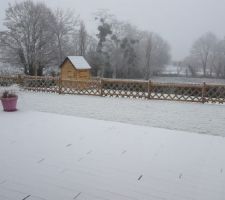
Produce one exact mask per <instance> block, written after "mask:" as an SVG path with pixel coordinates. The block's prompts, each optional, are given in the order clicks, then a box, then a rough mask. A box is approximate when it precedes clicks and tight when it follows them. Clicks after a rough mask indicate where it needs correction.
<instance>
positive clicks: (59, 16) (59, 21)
mask: <svg viewBox="0 0 225 200" xmlns="http://www.w3.org/2000/svg"><path fill="white" fill-rule="evenodd" d="M78 23H79V16H76V17H75V16H74V13H73V12H72V11H71V10H67V11H64V10H62V9H57V10H56V11H55V12H54V21H53V23H52V26H51V28H52V30H53V33H54V35H55V37H56V45H57V55H58V56H57V58H58V65H60V64H61V62H62V61H63V60H64V58H65V57H66V56H67V55H68V54H70V53H72V52H71V51H73V50H72V46H71V45H72V35H73V34H74V32H76V30H77V26H78Z"/></svg>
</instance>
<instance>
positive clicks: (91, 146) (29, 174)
mask: <svg viewBox="0 0 225 200" xmlns="http://www.w3.org/2000/svg"><path fill="white" fill-rule="evenodd" d="M39 95H40V94H39ZM39 95H38V94H37V95H34V94H27V93H26V94H23V100H26V98H27V97H29V98H30V99H27V100H26V102H23V103H22V102H20V107H21V108H24V107H25V104H27V106H28V108H31V106H33V107H34V108H35V109H37V108H39V109H40V110H42V109H43V110H47V109H49V110H50V111H51V109H53V107H54V106H56V108H58V109H59V110H56V111H58V112H65V113H66V112H68V113H69V112H71V114H76V112H77V114H78V115H81V113H82V108H85V106H88V108H89V109H90V110H89V111H88V109H85V110H84V112H83V115H84V116H85V115H87V116H88V115H89V114H90V113H91V112H93V116H92V115H90V116H92V117H94V116H98V117H99V118H101V117H102V118H103V117H104V118H105V115H104V116H103V111H101V107H100V105H101V103H102V102H103V101H104V102H107V103H104V104H103V106H104V111H105V112H106V116H107V117H108V118H109V111H111V112H112V118H113V119H116V118H117V117H118V116H119V113H126V116H129V113H127V112H128V111H129V110H130V112H134V110H135V111H136V112H134V113H132V115H131V119H124V121H126V120H127V121H129V122H132V120H134V119H138V117H135V118H134V116H135V115H138V116H139V117H141V119H139V120H138V121H139V122H141V121H143V120H145V117H148V116H151V113H150V114H144V115H143V113H148V112H150V111H153V113H154V114H153V115H156V114H157V113H156V110H160V112H161V113H160V114H159V116H160V118H163V119H166V118H165V116H163V115H167V116H169V115H170V116H171V115H172V116H175V112H178V117H176V118H175V119H173V123H174V126H175V122H176V120H178V123H179V122H180V119H179V117H183V116H185V115H186V114H183V116H182V115H180V114H179V112H181V110H180V109H182V108H183V107H187V108H186V111H188V108H189V109H190V108H192V111H195V113H193V114H191V116H189V118H192V116H196V117H195V120H196V119H197V116H198V113H200V112H201V111H202V110H203V109H206V110H208V111H209V110H210V113H209V116H210V115H212V114H213V113H212V112H214V111H213V110H214V109H215V110H216V111H218V112H219V110H220V109H224V108H223V107H221V106H218V107H217V106H212V108H211V106H210V105H206V106H203V105H199V104H198V105H197V104H191V105H189V104H179V103H169V102H162V103H160V102H148V101H138V102H136V103H135V101H128V100H120V99H105V98H101V99H100V98H99V99H97V98H91V97H79V96H71V97H67V96H61V97H59V96H57V95H46V94H43V95H40V96H42V98H40V97H39ZM46 97H47V98H46ZM34 99H36V100H34ZM54 99H55V101H54ZM96 99H97V100H98V101H99V103H98V104H97V103H96V102H98V101H97V100H96ZM38 100H39V101H40V102H38ZM91 100H92V105H89V104H88V103H90V102H91ZM72 102H73V103H75V104H76V103H77V104H78V105H77V106H73V104H72ZM109 102H110V103H109ZM45 103H46V104H47V105H45ZM58 104H59V105H58ZM67 104H68V105H67ZM110 105H111V106H112V105H114V106H113V107H110V108H107V107H108V106H110ZM116 105H117V106H116ZM128 105H129V106H128ZM159 105H161V107H160V106H159ZM162 105H164V106H163V107H164V108H162ZM123 106H125V107H123ZM133 106H136V108H135V109H134V108H133ZM92 107H93V108H92ZM91 108H92V109H91ZM140 108H142V110H141V111H140ZM173 108H174V109H175V108H176V110H173ZM194 108H195V109H194ZM197 108H199V109H200V110H197ZM107 109H108V110H107ZM121 109H123V110H122V111H121ZM163 109H164V112H162V111H163ZM168 109H169V110H170V111H172V110H173V113H172V114H168V113H167V111H168ZM63 110H64V111H63ZM97 110H99V111H100V112H99V113H97ZM52 111H54V112H56V111H55V110H52ZM95 111H96V112H95ZM216 111H215V112H216ZM189 113H191V112H189ZM101 114H102V116H101ZM214 117H215V116H214ZM132 118H133V119H132ZM154 118H155V120H157V117H156V116H155V117H154ZM185 118H187V117H185ZM121 119H122V118H121ZM163 119H159V120H161V121H162V120H163ZM117 120H120V119H117ZM168 120H169V121H170V119H169V118H168ZM192 121H194V119H192ZM152 122H154V120H152V118H150V119H149V122H148V124H149V125H151V123H152ZM145 123H147V121H146V120H145ZM165 123H168V122H165ZM199 123H200V122H199ZM183 124H185V121H184V122H183ZM201 126H203V125H201ZM211 126H212V125H211ZM211 130H212V129H211ZM224 152H225V138H223V137H218V136H210V135H203V134H195V133H186V132H179V131H170V130H165V129H157V128H150V127H142V126H134V125H128V124H122V123H116V122H107V121H98V120H93V119H84V118H77V117H73V116H64V115H57V114H48V113H39V112H32V111H27V112H24V111H19V112H16V113H3V112H2V111H1V112H0V199H1V200H22V199H26V200H74V199H76V200H157V199H159V200H223V199H225V190H224V188H225V156H224Z"/></svg>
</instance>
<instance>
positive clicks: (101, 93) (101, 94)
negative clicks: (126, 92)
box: [100, 78, 104, 96]
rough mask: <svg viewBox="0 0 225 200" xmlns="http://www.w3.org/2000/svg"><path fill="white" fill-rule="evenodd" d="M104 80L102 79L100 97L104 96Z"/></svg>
mask: <svg viewBox="0 0 225 200" xmlns="http://www.w3.org/2000/svg"><path fill="white" fill-rule="evenodd" d="M103 82H104V81H103V79H102V78H101V79H100V96H103Z"/></svg>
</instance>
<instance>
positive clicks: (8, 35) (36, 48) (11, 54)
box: [0, 0, 54, 75]
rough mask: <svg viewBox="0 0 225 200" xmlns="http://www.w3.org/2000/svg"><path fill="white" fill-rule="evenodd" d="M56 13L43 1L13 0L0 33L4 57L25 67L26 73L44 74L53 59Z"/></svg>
mask: <svg viewBox="0 0 225 200" xmlns="http://www.w3.org/2000/svg"><path fill="white" fill-rule="evenodd" d="M53 17H54V16H53V14H52V12H51V10H50V9H48V8H47V7H46V5H45V4H43V3H36V4H35V3H33V2H32V1H29V0H28V1H24V2H22V3H15V4H14V5H10V4H9V8H8V9H7V10H6V19H5V23H4V25H5V26H6V28H7V30H6V31H2V32H1V34H0V44H1V55H2V57H1V61H3V62H7V63H10V64H16V65H20V66H23V67H24V73H25V74H29V75H37V74H39V75H42V72H43V68H44V67H45V66H46V65H48V64H50V63H51V62H52V61H53V51H52V49H54V47H53V45H54V43H53V42H52V41H53V38H52V30H51V29H50V28H49V27H50V24H51V22H52V20H53Z"/></svg>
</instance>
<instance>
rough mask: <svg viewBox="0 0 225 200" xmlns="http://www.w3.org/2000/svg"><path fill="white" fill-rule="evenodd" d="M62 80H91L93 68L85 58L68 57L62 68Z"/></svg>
mask: <svg viewBox="0 0 225 200" xmlns="http://www.w3.org/2000/svg"><path fill="white" fill-rule="evenodd" d="M60 78H61V80H78V79H83V80H86V79H90V78H91V66H90V65H89V64H88V62H87V61H86V60H85V58H84V57H83V56H68V57H67V58H66V59H65V60H64V62H63V63H62V64H61V66H60Z"/></svg>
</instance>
